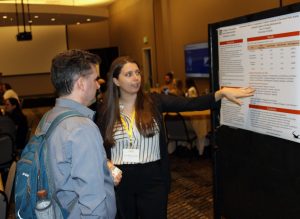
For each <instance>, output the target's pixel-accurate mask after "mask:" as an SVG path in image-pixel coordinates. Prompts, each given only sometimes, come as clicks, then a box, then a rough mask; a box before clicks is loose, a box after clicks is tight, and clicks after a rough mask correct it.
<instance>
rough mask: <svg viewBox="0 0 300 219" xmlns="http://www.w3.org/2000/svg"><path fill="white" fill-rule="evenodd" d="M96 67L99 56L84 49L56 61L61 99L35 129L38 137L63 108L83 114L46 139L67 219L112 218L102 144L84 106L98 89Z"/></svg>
mask: <svg viewBox="0 0 300 219" xmlns="http://www.w3.org/2000/svg"><path fill="white" fill-rule="evenodd" d="M99 63H100V59H99V57H98V56H96V55H94V54H91V53H88V52H86V51H82V50H69V51H66V52H63V53H61V54H58V55H57V56H56V57H54V59H53V60H52V66H51V80H52V84H53V85H54V87H55V90H56V92H57V94H58V96H59V98H58V99H56V104H55V107H54V108H53V109H52V110H51V112H50V114H49V115H48V116H47V119H46V123H45V125H44V126H43V127H38V129H37V134H39V133H40V134H41V133H45V132H46V130H47V128H48V127H49V122H51V121H53V119H54V118H55V117H56V116H57V115H59V114H61V113H62V112H65V111H67V110H75V111H77V112H79V113H80V114H82V115H83V116H84V117H79V116H77V117H70V118H67V119H65V120H63V121H62V122H61V123H60V124H59V125H58V126H57V127H56V128H55V130H54V131H53V132H52V134H51V136H50V137H49V139H48V147H47V150H48V151H47V153H48V157H47V158H48V165H49V171H50V172H51V174H50V175H52V176H53V183H54V188H53V191H54V193H55V195H56V197H57V199H58V201H59V203H60V205H61V206H62V208H64V209H67V211H68V213H69V216H68V218H108V219H113V218H115V214H116V203H115V194H114V184H113V180H112V178H111V175H110V172H109V170H108V167H107V158H106V153H105V150H104V147H103V140H102V137H101V135H100V132H99V130H98V128H97V126H96V125H95V124H94V122H93V117H94V111H92V110H90V109H89V108H88V107H87V106H88V105H89V104H90V103H91V102H92V101H93V99H94V98H95V94H96V90H97V89H99V84H98V82H97V79H98V76H99ZM54 197H55V196H54ZM56 207H57V206H56ZM56 209H57V208H56ZM56 214H57V212H56Z"/></svg>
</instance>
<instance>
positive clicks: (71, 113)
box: [41, 110, 84, 139]
mask: <svg viewBox="0 0 300 219" xmlns="http://www.w3.org/2000/svg"><path fill="white" fill-rule="evenodd" d="M47 116H48V113H47V114H46V116H45V118H46V117H47ZM73 116H79V117H84V116H83V115H82V114H81V113H79V112H77V111H75V110H69V111H66V112H63V113H61V114H59V115H58V116H57V117H56V118H55V119H54V120H53V121H52V122H51V125H50V127H49V128H48V130H47V132H46V134H45V135H46V136H45V137H46V139H47V138H48V137H49V136H50V135H51V133H52V131H53V130H54V129H55V128H56V127H57V126H58V124H59V123H60V122H61V121H63V120H64V119H66V118H69V117H73ZM41 122H43V123H44V118H43V119H42V121H41Z"/></svg>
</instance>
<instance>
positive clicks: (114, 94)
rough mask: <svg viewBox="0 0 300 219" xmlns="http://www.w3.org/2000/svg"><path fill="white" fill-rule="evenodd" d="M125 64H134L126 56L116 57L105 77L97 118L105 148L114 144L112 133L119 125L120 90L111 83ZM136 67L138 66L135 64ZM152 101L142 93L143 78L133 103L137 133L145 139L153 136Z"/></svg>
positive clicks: (153, 111) (154, 115) (153, 112)
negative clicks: (101, 102) (105, 83)
mask: <svg viewBox="0 0 300 219" xmlns="http://www.w3.org/2000/svg"><path fill="white" fill-rule="evenodd" d="M127 63H135V64H137V62H135V61H134V60H133V59H132V58H130V57H128V56H122V57H118V58H117V59H115V60H114V61H113V63H112V64H111V67H110V71H109V73H108V76H107V79H108V80H107V90H106V93H105V95H104V100H103V105H102V108H101V110H100V113H99V117H98V121H97V122H98V125H99V126H100V128H101V131H102V135H103V138H104V145H105V147H113V146H114V144H115V141H114V138H113V133H114V127H115V124H116V122H119V123H121V117H120V107H119V99H120V90H119V87H118V86H116V85H115V83H114V82H113V78H118V77H119V75H120V73H121V71H122V68H123V67H124V65H125V64H127ZM137 65H138V64H137ZM153 105H154V104H153V102H152V99H151V98H150V97H149V95H148V94H146V93H144V91H143V76H142V84H141V86H140V89H139V91H138V93H137V99H136V102H135V115H136V116H135V123H136V126H137V129H138V130H139V132H140V133H141V134H142V135H143V136H146V137H149V136H153V135H154V134H155V121H154V118H156V114H155V110H154V107H153Z"/></svg>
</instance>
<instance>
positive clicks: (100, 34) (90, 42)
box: [67, 20, 110, 49]
mask: <svg viewBox="0 0 300 219" xmlns="http://www.w3.org/2000/svg"><path fill="white" fill-rule="evenodd" d="M67 30H68V47H69V49H77V48H80V49H94V48H105V47H109V45H110V40H109V32H108V21H107V20H105V21H101V22H96V23H90V24H80V25H68V27H67Z"/></svg>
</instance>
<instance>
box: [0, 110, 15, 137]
mask: <svg viewBox="0 0 300 219" xmlns="http://www.w3.org/2000/svg"><path fill="white" fill-rule="evenodd" d="M2 133H5V134H9V135H10V136H11V137H12V138H13V140H14V141H15V139H16V126H15V124H14V122H13V121H12V120H11V118H9V117H8V116H4V115H1V116H0V134H2Z"/></svg>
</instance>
